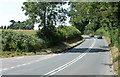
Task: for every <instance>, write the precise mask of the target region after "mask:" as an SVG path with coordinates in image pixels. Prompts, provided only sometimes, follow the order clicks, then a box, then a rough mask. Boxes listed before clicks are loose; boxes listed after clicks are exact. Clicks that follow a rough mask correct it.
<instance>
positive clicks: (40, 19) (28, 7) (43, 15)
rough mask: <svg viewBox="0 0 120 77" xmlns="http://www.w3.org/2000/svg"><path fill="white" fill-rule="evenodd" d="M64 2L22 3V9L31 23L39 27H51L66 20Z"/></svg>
mask: <svg viewBox="0 0 120 77" xmlns="http://www.w3.org/2000/svg"><path fill="white" fill-rule="evenodd" d="M64 4H65V2H24V3H23V6H22V9H23V11H25V15H26V16H28V17H29V19H30V20H31V21H32V22H33V23H39V27H41V26H42V27H46V26H53V25H56V24H57V22H58V21H59V22H60V23H64V22H65V20H66V10H65V9H64V8H63V7H61V6H62V5H64Z"/></svg>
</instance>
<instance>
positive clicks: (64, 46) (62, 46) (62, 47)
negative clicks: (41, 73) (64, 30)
mask: <svg viewBox="0 0 120 77" xmlns="http://www.w3.org/2000/svg"><path fill="white" fill-rule="evenodd" d="M84 40H85V39H82V40H81V39H80V38H75V39H72V40H68V41H67V42H62V43H59V44H57V45H56V46H52V47H50V48H46V49H40V50H39V51H35V52H12V51H3V52H2V58H8V57H19V56H32V55H47V54H55V53H61V52H65V51H66V50H68V49H71V48H73V47H75V46H76V45H78V44H81V43H82V42H83V41H84Z"/></svg>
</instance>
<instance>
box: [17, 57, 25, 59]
mask: <svg viewBox="0 0 120 77" xmlns="http://www.w3.org/2000/svg"><path fill="white" fill-rule="evenodd" d="M22 58H24V57H17V58H16V59H22Z"/></svg>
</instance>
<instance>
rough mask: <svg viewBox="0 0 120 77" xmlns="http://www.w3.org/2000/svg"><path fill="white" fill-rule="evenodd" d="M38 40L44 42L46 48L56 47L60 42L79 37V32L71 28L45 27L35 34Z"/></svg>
mask: <svg viewBox="0 0 120 77" xmlns="http://www.w3.org/2000/svg"><path fill="white" fill-rule="evenodd" d="M36 35H37V36H38V37H39V38H42V39H44V40H46V44H47V46H51V45H56V44H57V43H60V42H61V41H65V40H66V37H67V39H68V40H69V39H73V38H76V37H80V38H82V37H81V32H80V31H79V30H78V29H76V28H75V27H73V26H60V27H57V28H55V27H52V26H51V27H45V28H43V29H42V30H40V31H38V32H37V34H36Z"/></svg>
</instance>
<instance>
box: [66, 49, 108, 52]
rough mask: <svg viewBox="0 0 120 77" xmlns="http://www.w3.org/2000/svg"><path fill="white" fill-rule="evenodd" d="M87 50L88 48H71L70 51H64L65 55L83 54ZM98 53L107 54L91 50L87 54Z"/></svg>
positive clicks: (98, 50)
mask: <svg viewBox="0 0 120 77" xmlns="http://www.w3.org/2000/svg"><path fill="white" fill-rule="evenodd" d="M88 49H89V48H73V49H70V50H68V51H66V52H65V53H84V52H85V51H86V50H88ZM98 52H109V50H107V49H97V48H91V49H90V51H89V52H88V53H98Z"/></svg>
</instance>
